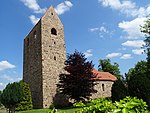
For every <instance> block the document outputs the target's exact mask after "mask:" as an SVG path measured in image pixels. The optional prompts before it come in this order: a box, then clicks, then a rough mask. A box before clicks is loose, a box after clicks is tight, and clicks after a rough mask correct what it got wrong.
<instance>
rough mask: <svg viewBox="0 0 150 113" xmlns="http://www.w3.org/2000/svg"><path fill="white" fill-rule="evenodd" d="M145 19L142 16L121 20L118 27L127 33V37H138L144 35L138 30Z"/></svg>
mask: <svg viewBox="0 0 150 113" xmlns="http://www.w3.org/2000/svg"><path fill="white" fill-rule="evenodd" d="M145 20H146V18H145V17H143V18H136V19H134V20H132V21H123V22H120V23H119V24H118V27H119V28H121V29H122V30H123V31H124V32H126V33H127V38H128V39H138V38H141V37H143V36H144V34H143V33H141V31H140V25H143V24H144V21H145Z"/></svg>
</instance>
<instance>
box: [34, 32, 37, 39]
mask: <svg viewBox="0 0 150 113" xmlns="http://www.w3.org/2000/svg"><path fill="white" fill-rule="evenodd" d="M33 36H34V38H35V39H36V38H37V35H36V31H34V34H33Z"/></svg>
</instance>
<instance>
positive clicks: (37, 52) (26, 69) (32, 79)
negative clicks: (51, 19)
mask: <svg viewBox="0 0 150 113" xmlns="http://www.w3.org/2000/svg"><path fill="white" fill-rule="evenodd" d="M23 61H24V62H23V80H24V81H25V82H27V83H28V84H29V86H30V90H31V95H32V101H33V107H34V108H42V104H43V102H42V101H43V100H42V98H43V93H42V51H41V22H40V21H39V22H38V23H37V24H36V25H35V27H34V28H33V29H32V30H31V32H30V33H29V34H28V35H27V37H26V38H25V39H24V60H23Z"/></svg>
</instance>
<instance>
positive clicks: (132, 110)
mask: <svg viewBox="0 0 150 113" xmlns="http://www.w3.org/2000/svg"><path fill="white" fill-rule="evenodd" d="M114 105H115V106H116V107H117V108H116V109H115V110H113V112H114V113H148V110H147V105H146V102H144V101H143V100H142V99H137V98H136V97H134V98H131V97H126V98H124V99H123V100H120V101H119V102H115V104H114Z"/></svg>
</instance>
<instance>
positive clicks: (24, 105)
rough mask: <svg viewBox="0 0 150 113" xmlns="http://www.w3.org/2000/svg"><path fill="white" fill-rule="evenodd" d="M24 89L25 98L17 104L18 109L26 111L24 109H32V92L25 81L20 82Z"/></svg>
mask: <svg viewBox="0 0 150 113" xmlns="http://www.w3.org/2000/svg"><path fill="white" fill-rule="evenodd" d="M19 84H20V86H21V88H22V91H23V98H22V100H21V102H20V103H19V104H17V108H16V111H24V110H31V109H32V98H31V92H30V89H29V85H28V84H27V83H25V82H23V81H20V82H19Z"/></svg>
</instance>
